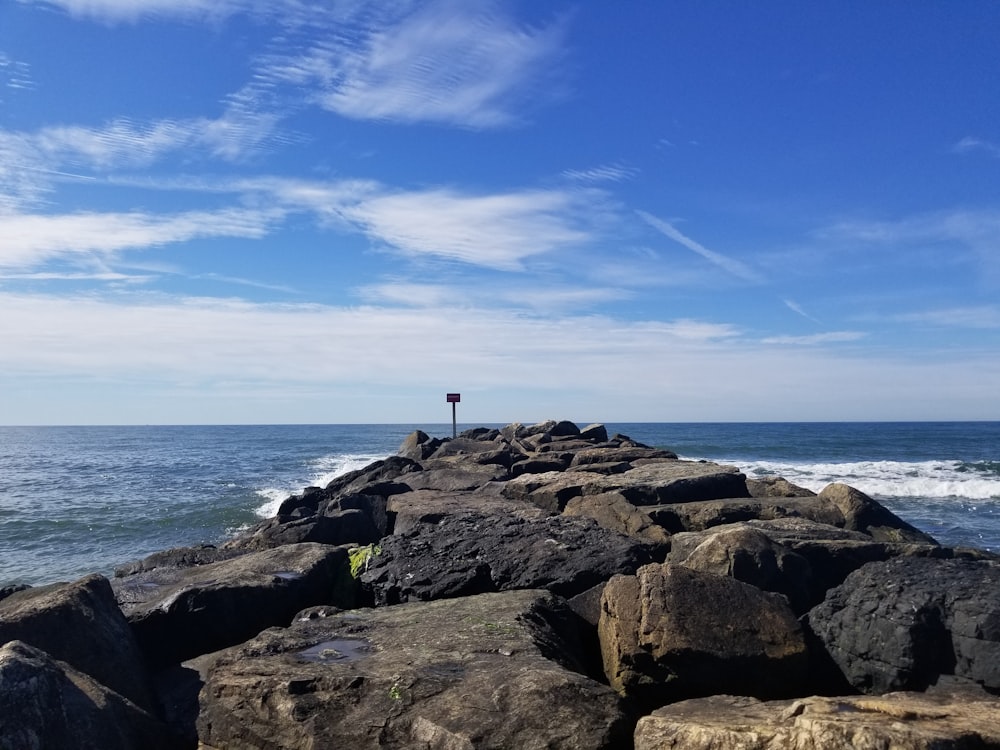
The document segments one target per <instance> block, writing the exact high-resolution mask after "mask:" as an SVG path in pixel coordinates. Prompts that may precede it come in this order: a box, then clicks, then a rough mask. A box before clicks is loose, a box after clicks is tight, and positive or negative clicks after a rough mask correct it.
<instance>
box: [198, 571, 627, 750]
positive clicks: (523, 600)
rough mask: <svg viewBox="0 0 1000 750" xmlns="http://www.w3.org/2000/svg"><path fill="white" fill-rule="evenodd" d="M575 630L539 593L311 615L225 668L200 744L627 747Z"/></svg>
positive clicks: (617, 708) (208, 696) (209, 701)
mask: <svg viewBox="0 0 1000 750" xmlns="http://www.w3.org/2000/svg"><path fill="white" fill-rule="evenodd" d="M323 615H325V616H323ZM573 622H574V619H573V615H572V613H571V612H570V611H569V610H568V609H567V608H566V607H565V605H564V604H563V603H562V602H561V601H560V600H558V599H557V598H556V597H553V596H552V595H550V594H547V593H545V592H539V591H512V592H505V593H500V594H484V595H481V596H475V597H467V598H464V599H458V600H452V601H447V602H422V603H411V604H402V605H399V606H396V607H385V608H379V609H373V610H372V609H369V610H354V611H348V612H335V611H331V612H324V611H314V612H311V613H309V612H307V613H303V616H302V617H301V618H299V619H297V620H296V622H295V623H293V625H292V626H291V627H290V628H288V629H285V630H278V629H272V630H268V631H266V632H264V633H262V634H261V635H260V636H259V637H258V638H256V639H254V640H253V641H250V642H249V643H246V644H244V645H243V646H240V647H237V648H235V649H232V650H231V651H230V652H227V653H226V654H224V655H223V656H222V658H220V659H219V660H217V661H216V663H215V665H214V666H213V667H212V668H211V670H210V672H209V674H208V676H207V679H206V684H205V687H204V689H203V690H202V698H201V701H202V713H201V716H200V717H199V720H198V729H199V738H200V740H201V742H202V743H204V745H205V746H208V747H270V748H278V747H281V748H319V747H325V748H334V747H350V748H354V747H357V748H369V747H379V748H389V749H391V748H400V749H403V748H406V749H409V748H442V749H445V748H455V749H456V750H458V749H466V748H473V747H475V748H484V749H485V748H494V749H500V748H594V749H595V750H600V749H602V748H607V749H608V750H612V749H613V748H621V747H627V746H629V744H630V741H631V738H630V734H631V722H629V721H628V719H627V717H626V715H625V713H624V711H623V710H622V707H621V704H620V702H619V699H618V698H617V696H616V695H615V694H614V692H613V691H612V690H611V689H610V688H608V687H607V686H606V685H603V684H601V683H599V682H597V681H596V680H593V679H591V678H589V677H587V676H585V675H583V674H580V673H579V671H578V669H579V667H580V662H579V654H578V650H579V649H578V646H577V644H576V643H575V636H574V634H573Z"/></svg>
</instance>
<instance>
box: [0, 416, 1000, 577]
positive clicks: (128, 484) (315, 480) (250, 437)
mask: <svg viewBox="0 0 1000 750" xmlns="http://www.w3.org/2000/svg"><path fill="white" fill-rule="evenodd" d="M578 424H580V425H581V426H582V425H583V424H585V422H583V421H579V422H578ZM471 426H479V425H461V426H460V429H464V428H465V427H471ZM607 428H608V431H609V433H612V434H613V433H615V432H618V433H621V434H625V435H629V436H630V437H632V438H634V439H636V440H639V441H641V442H643V443H646V444H648V445H653V446H657V447H662V448H668V449H671V450H673V451H675V452H676V453H677V454H678V455H679V456H680V457H681V458H687V459H707V460H711V461H718V462H720V463H726V464H732V465H735V466H738V467H739V468H740V469H741V470H742V471H744V472H745V473H746V474H747V475H748V476H754V477H761V476H783V477H785V478H786V479H788V480H789V481H791V482H794V483H795V484H798V485H800V486H802V487H805V488H807V489H810V490H813V491H818V490H820V489H822V488H823V487H825V486H826V485H827V484H829V483H831V482H845V483H847V484H850V485H851V486H853V487H857V488H858V489H860V490H862V491H863V492H865V493H867V494H869V495H871V496H872V497H875V498H876V499H878V500H879V501H880V502H882V503H883V504H885V505H886V506H888V507H889V508H890V509H891V510H893V511H894V512H895V513H897V514H898V515H899V516H901V517H902V518H904V519H905V520H907V521H909V522H910V523H912V524H914V525H915V526H917V527H918V528H920V529H922V530H923V531H926V532H928V533H929V534H931V535H932V536H934V537H935V538H936V539H937V540H938V541H940V542H941V543H942V544H946V545H950V546H975V547H981V548H985V549H991V550H994V551H1000V422H931V423H816V424H811V423H809V424H807V423H787V424H782V423H762V424H747V423H735V424H700V423H699V424H671V423H629V424H626V423H608V424H607ZM415 429H422V430H424V431H425V432H427V433H428V434H431V435H435V436H441V437H447V436H449V435H450V434H451V425H440V424H438V425H415V424H408V425H258V426H215V427H213V426H149V427H142V426H133V427H0V586H2V585H6V584H12V583H29V584H36V585H37V584H40V583H48V582H53V581H59V580H72V579H74V578H78V577H80V576H82V575H86V574H87V573H91V572H98V573H103V574H105V575H110V574H111V572H112V570H113V568H114V567H115V566H116V565H120V564H123V563H125V562H128V561H130V560H135V559H138V558H141V557H144V556H145V555H148V554H150V553H152V552H155V551H158V550H161V549H167V548H169V547H177V546H189V545H195V544H218V543H220V542H222V541H225V539H227V538H229V537H231V536H232V535H234V534H236V533H238V532H239V531H240V530H241V529H246V528H248V527H249V526H251V525H253V524H254V523H256V522H258V521H259V520H261V519H262V518H267V517H270V516H272V515H273V514H274V512H275V511H276V509H277V507H278V504H279V503H280V502H281V501H282V500H283V499H284V498H286V497H287V496H288V495H291V494H294V493H297V492H300V491H301V490H302V489H303V488H304V487H306V486H310V485H313V486H324V485H325V484H326V483H328V482H329V481H330V480H331V479H332V478H334V477H335V476H337V475H339V474H341V473H344V472H346V471H350V470H352V469H356V468H361V467H363V466H365V465H367V464H369V463H371V462H372V461H375V460H377V459H379V458H384V457H386V456H388V455H391V454H393V453H395V452H396V450H397V449H398V447H399V445H400V443H401V442H402V441H403V439H404V438H405V437H406V436H407V435H408V434H409V433H411V432H412V431H413V430H415Z"/></svg>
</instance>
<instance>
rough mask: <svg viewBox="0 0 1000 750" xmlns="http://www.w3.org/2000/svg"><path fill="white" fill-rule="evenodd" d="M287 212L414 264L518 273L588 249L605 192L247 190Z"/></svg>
mask: <svg viewBox="0 0 1000 750" xmlns="http://www.w3.org/2000/svg"><path fill="white" fill-rule="evenodd" d="M243 184H244V186H245V187H246V188H248V189H249V188H256V189H259V190H261V191H264V192H266V193H269V194H270V195H272V196H273V199H274V200H276V201H278V202H279V203H280V204H281V205H283V206H285V207H286V209H287V210H309V211H312V212H314V213H316V214H317V215H318V216H319V217H321V218H323V219H326V220H328V221H331V222H334V223H336V224H337V225H339V226H340V227H341V228H345V229H350V230H352V231H361V232H363V233H364V234H366V235H367V236H368V237H369V238H371V240H372V241H373V242H374V243H376V245H378V246H382V247H385V248H388V249H391V250H394V251H396V252H399V253H402V254H404V255H407V256H410V257H415V258H416V257H425V258H440V259H446V260H453V261H460V262H462V263H468V264H472V265H476V266H483V267H486V268H493V269H497V270H503V271H518V270H522V269H523V267H524V261H525V260H526V259H527V258H530V257H533V256H537V255H542V254H545V253H549V252H552V251H555V250H560V249H567V248H572V247H575V246H578V245H581V244H583V243H585V242H587V241H589V240H591V239H593V237H594V235H595V231H596V230H595V229H594V227H593V224H594V216H595V215H599V214H601V213H602V211H603V209H602V206H601V202H602V200H603V196H602V194H600V193H595V192H587V191H579V190H523V191H514V192H506V193H493V194H486V195H480V194H474V193H468V192H462V191H460V190H458V189H454V188H438V189H431V190H423V191H410V192H405V191H394V190H391V189H389V188H387V187H386V186H383V185H380V184H378V183H376V182H372V181H354V180H345V181H343V182H332V183H317V182H308V181H296V180H280V179H279V180H260V181H248V182H246V183H243Z"/></svg>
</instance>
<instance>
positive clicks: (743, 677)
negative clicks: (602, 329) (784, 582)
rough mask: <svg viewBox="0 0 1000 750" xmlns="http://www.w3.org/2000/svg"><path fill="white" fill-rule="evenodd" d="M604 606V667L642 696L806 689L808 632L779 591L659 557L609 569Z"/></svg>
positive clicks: (628, 692)
mask: <svg viewBox="0 0 1000 750" xmlns="http://www.w3.org/2000/svg"><path fill="white" fill-rule="evenodd" d="M601 609H602V611H601V619H600V623H599V626H598V632H599V635H600V640H601V653H602V655H603V659H604V669H605V673H606V675H607V677H608V680H609V682H610V683H611V686H612V687H614V688H615V689H616V690H618V691H620V692H621V693H622V694H623V695H625V696H628V697H630V698H633V699H635V700H636V701H637V702H638V703H639V704H640V705H645V706H656V705H662V704H664V703H668V702H670V701H676V700H682V699H685V698H692V697H698V696H704V695H713V694H718V693H732V694H740V695H752V696H755V697H768V698H773V697H777V696H791V695H798V694H802V693H803V692H804V691H805V686H806V684H807V674H806V671H807V653H806V645H805V640H804V636H803V633H802V629H801V627H800V626H799V623H798V621H797V620H796V618H795V615H794V614H793V613H792V610H791V609H790V608H789V606H788V602H787V601H786V600H785V598H784V597H783V596H779V595H777V594H771V593H767V592H764V591H761V590H760V589H758V588H756V587H754V586H750V585H749V584H745V583H741V582H740V581H736V580H734V579H732V578H725V577H721V576H715V575H710V574H707V573H701V572H699V571H694V570H690V569H688V568H683V567H680V566H677V565H671V564H669V563H665V564H663V565H647V566H644V567H642V568H640V569H639V570H638V572H637V573H636V575H634V576H615V577H614V578H612V579H611V580H610V581H609V582H608V583H607V585H605V587H604V595H603V599H602V602H601Z"/></svg>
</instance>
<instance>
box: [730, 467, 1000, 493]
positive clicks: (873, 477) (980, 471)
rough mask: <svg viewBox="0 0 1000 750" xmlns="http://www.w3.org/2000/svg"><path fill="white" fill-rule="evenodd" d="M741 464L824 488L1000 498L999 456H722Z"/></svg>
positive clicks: (756, 473) (758, 473) (751, 472)
mask: <svg viewBox="0 0 1000 750" xmlns="http://www.w3.org/2000/svg"><path fill="white" fill-rule="evenodd" d="M719 463H729V464H734V465H736V466H739V467H740V469H741V470H742V471H744V472H745V473H746V474H747V475H748V476H751V477H765V476H782V477H784V478H785V479H787V480H788V481H789V482H792V483H794V484H797V485H799V486H800V487H805V488H807V489H810V490H812V491H813V492H819V491H820V490H822V489H823V488H824V487H826V486H827V485H828V484H831V483H833V482H843V483H844V484H849V485H851V486H852V487H855V488H857V489H859V490H861V491H862V492H864V493H866V494H869V495H873V496H879V497H894V498H909V497H913V498H941V499H945V498H956V499H967V500H998V499H1000V472H998V471H997V463H996V462H995V461H980V462H963V461H918V462H907V461H857V462H851V463H791V462H788V463H786V462H780V461H752V462H740V461H721V462H719Z"/></svg>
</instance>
